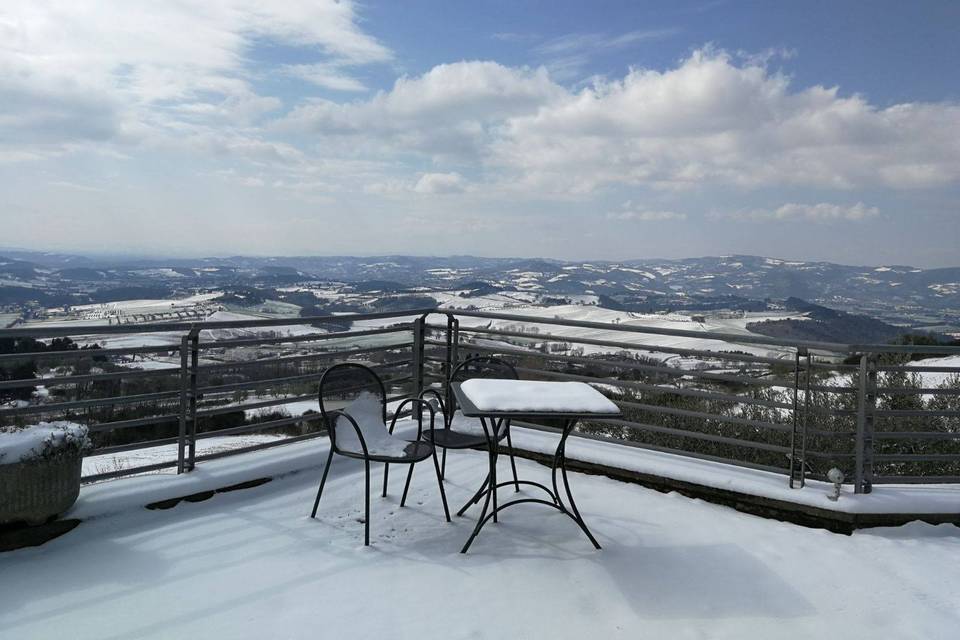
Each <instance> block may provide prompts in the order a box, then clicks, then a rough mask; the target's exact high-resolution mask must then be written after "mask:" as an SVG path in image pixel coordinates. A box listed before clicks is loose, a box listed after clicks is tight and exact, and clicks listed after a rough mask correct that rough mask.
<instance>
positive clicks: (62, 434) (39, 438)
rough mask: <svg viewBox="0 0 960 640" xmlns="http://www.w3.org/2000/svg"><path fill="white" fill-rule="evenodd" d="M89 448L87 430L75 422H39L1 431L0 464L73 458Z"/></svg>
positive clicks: (90, 446) (90, 445)
mask: <svg viewBox="0 0 960 640" xmlns="http://www.w3.org/2000/svg"><path fill="white" fill-rule="evenodd" d="M91 448H92V444H91V442H90V438H89V437H87V428H86V427H85V426H83V425H82V424H77V423H75V422H66V421H58V422H40V423H38V424H35V425H31V426H28V427H24V428H4V429H0V464H15V463H18V462H31V461H40V460H51V459H55V458H60V457H66V456H75V455H78V454H82V453H85V452H87V451H89V450H90V449H91Z"/></svg>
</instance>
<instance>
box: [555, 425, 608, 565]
mask: <svg viewBox="0 0 960 640" xmlns="http://www.w3.org/2000/svg"><path fill="white" fill-rule="evenodd" d="M575 424H576V420H571V421H570V422H568V423H567V425H566V427H564V429H563V435H562V436H560V445H559V446H558V447H557V455H556V456H555V457H554V468H553V486H554V490H556V487H557V466H556V465H557V462H558V459H559V463H560V464H559V466H560V473H561V474H562V475H563V488H564V491H565V492H566V494H567V500H568V501H569V502H570V506H569V508H566V507H565V509H564V510H565V511H566V512H567V513H568V514H569V515H570V517H571V518H573V520H574V522H576V523H577V524H578V525H579V526H580V529H582V530H583V532H584V533H585V534H586V535H587V537H588V538H590V542H592V543H593V546H594V547H595V548H597V549H599V548H600V543H599V542H597V539H596V538H594V537H593V534H592V533H590V529H588V528H587V523H586V522H584V520H583V516H581V515H580V510H579V509H577V502H576V501H575V500H574V499H573V492H572V491H571V490H570V480H569V478H567V437H569V435H570V432H571V431H573V427H574V425H575ZM557 502H558V503H559V504H560V506H564V505H563V502H561V501H560V494H559V493H557Z"/></svg>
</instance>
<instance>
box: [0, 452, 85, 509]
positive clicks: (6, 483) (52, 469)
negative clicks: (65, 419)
mask: <svg viewBox="0 0 960 640" xmlns="http://www.w3.org/2000/svg"><path fill="white" fill-rule="evenodd" d="M82 461H83V454H82V452H79V451H77V452H70V453H64V454H63V455H59V456H56V457H54V458H46V459H44V458H41V459H38V460H30V461H27V462H16V463H14V464H3V465H0V525H4V524H11V523H15V522H26V523H27V524H31V525H35V524H42V523H44V522H46V521H47V520H49V519H51V518H53V517H55V516H58V515H60V514H61V513H63V512H64V511H66V510H67V509H69V508H70V507H72V506H73V503H74V502H76V500H77V496H78V495H80V473H81V466H82Z"/></svg>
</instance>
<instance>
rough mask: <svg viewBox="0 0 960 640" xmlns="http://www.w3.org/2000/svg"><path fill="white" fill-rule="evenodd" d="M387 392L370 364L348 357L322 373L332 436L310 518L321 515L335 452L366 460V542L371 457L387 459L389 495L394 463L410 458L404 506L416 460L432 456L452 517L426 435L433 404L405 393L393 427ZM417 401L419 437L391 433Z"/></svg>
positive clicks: (443, 498) (385, 478)
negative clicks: (426, 418) (425, 424)
mask: <svg viewBox="0 0 960 640" xmlns="http://www.w3.org/2000/svg"><path fill="white" fill-rule="evenodd" d="M386 400H387V393H386V389H385V388H384V386H383V381H382V380H381V379H380V377H379V376H378V375H377V374H376V373H375V372H374V371H373V370H372V369H370V368H369V367H366V366H364V365H361V364H354V363H344V364H338V365H334V366H332V367H330V368H329V369H327V370H326V371H325V372H324V374H323V376H321V378H320V392H319V401H320V413H321V415H322V416H323V419H324V423H325V424H326V427H327V433H328V434H329V437H330V453H329V455H328V456H327V464H326V466H325V467H324V469H323V476H322V477H321V478H320V488H319V489H318V490H317V499H316V500H315V501H314V503H313V511H312V512H311V513H310V517H311V518H315V517H316V515H317V508H318V507H319V506H320V497H321V496H322V495H323V485H324V484H325V483H326V481H327V473H328V472H329V471H330V465H331V463H332V462H333V454H334V453H337V454H339V455H341V456H345V457H347V458H355V459H357V460H363V466H364V475H365V487H366V489H365V500H364V533H363V538H364V544H365V545H369V544H370V463H371V462H383V463H384V467H383V496H384V497H386V495H387V481H388V473H389V470H390V463H391V462H392V463H395V464H409V465H410V470H409V471H408V472H407V482H406V484H405V485H404V487H403V496H402V497H401V499H400V506H401V507H402V506H404V504H405V503H406V501H407V492H408V491H409V489H410V480H411V478H412V477H413V467H414V465H415V464H416V463H417V462H421V461H423V460H426V459H427V458H431V457H432V458H433V467H434V470H435V471H436V474H437V484H438V485H439V486H440V499H441V501H442V502H443V513H444V515H445V516H446V519H447V522H450V510H449V509H448V508H447V496H446V494H445V493H444V490H443V481H442V479H441V475H440V464H439V462H438V461H437V453H436V449H434V447H433V445H432V444H431V443H430V442H428V441H426V440H424V439H423V431H424V429H423V409H424V408H425V409H427V410H428V411H429V413H430V430H432V429H433V427H434V419H435V413H434V408H433V407H432V406H430V404H429V403H428V402H426V401H424V400H423V399H421V398H407V399H405V400H403V401H402V402H401V403H400V405H399V406H398V407H397V408H396V411H395V412H394V414H393V419H392V420H391V421H390V427H389V429H388V428H387V426H386V425H387V405H386ZM408 404H409V405H414V406H417V405H419V406H420V407H421V410H420V411H417V412H415V413H416V414H417V437H416V439H415V440H405V439H402V438H400V437H398V436H394V435H393V430H394V427H395V426H396V424H397V418H398V417H399V416H400V415H401V413H402V412H403V409H404V407H405V406H407V405H408Z"/></svg>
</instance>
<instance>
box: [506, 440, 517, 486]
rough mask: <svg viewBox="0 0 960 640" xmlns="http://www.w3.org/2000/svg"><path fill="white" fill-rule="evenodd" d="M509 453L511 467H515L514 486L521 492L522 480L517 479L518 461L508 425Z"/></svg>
mask: <svg viewBox="0 0 960 640" xmlns="http://www.w3.org/2000/svg"><path fill="white" fill-rule="evenodd" d="M507 453H508V454H510V468H511V469H513V486H514V487H515V490H516V491H517V493H519V492H520V480H518V479H517V462H516V460H514V459H513V442H511V441H510V427H507Z"/></svg>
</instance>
